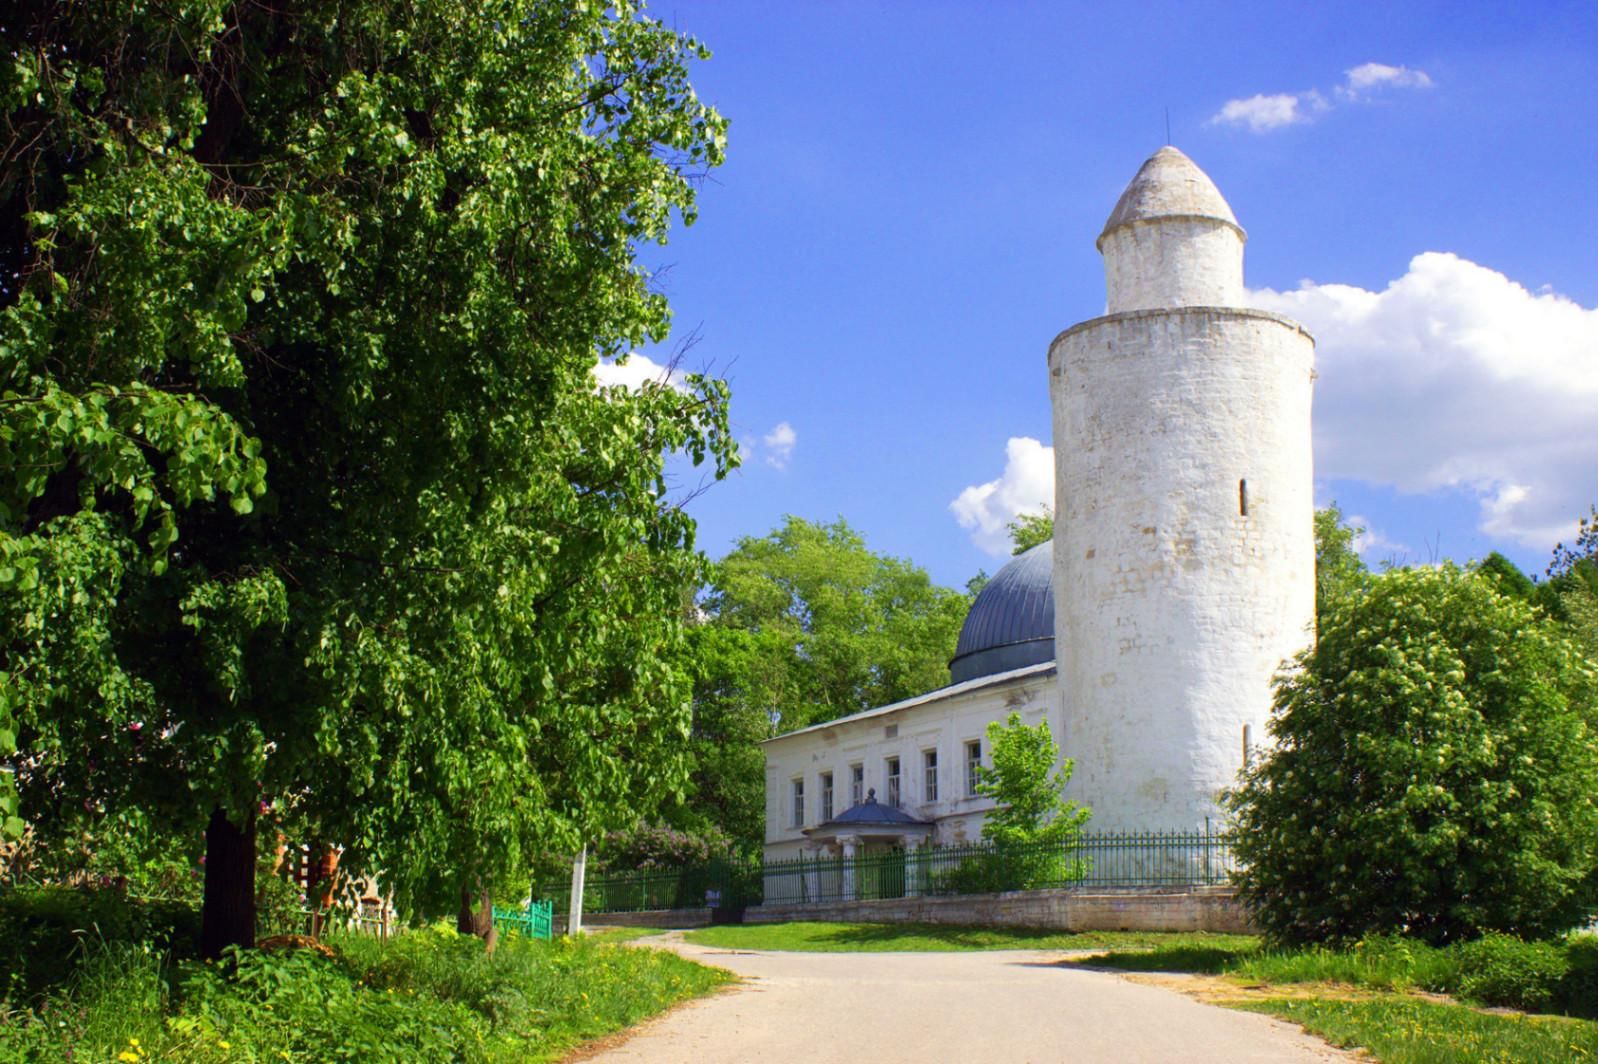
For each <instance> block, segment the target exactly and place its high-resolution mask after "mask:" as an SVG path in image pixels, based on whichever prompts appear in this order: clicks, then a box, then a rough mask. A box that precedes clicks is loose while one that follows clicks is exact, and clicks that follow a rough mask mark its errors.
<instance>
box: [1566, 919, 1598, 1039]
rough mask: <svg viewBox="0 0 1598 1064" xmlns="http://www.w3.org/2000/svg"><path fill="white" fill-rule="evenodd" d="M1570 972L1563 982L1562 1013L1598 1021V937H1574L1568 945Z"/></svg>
mask: <svg viewBox="0 0 1598 1064" xmlns="http://www.w3.org/2000/svg"><path fill="white" fill-rule="evenodd" d="M1565 960H1566V961H1567V962H1568V965H1569V966H1568V969H1567V970H1566V972H1565V977H1564V979H1562V980H1560V983H1559V1007H1560V1010H1561V1011H1562V1012H1565V1013H1568V1014H1569V1015H1571V1016H1580V1017H1583V1018H1584V1019H1589V1020H1598V935H1590V934H1577V935H1571V936H1570V938H1569V939H1567V940H1566V944H1565Z"/></svg>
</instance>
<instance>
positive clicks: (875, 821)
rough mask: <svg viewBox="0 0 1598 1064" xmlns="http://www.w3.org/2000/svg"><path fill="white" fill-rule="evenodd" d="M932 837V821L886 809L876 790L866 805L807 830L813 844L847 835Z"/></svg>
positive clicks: (893, 809)
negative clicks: (878, 798) (878, 799)
mask: <svg viewBox="0 0 1598 1064" xmlns="http://www.w3.org/2000/svg"><path fill="white" fill-rule="evenodd" d="M931 833H932V822H931V821H930V820H922V819H920V818H919V817H914V816H911V815H910V814H909V813H906V812H905V811H904V810H903V809H896V808H894V807H893V806H891V805H883V804H882V803H881V802H879V801H877V792H876V790H875V789H874V788H873V789H872V790H869V791H867V792H866V800H865V801H863V802H860V803H858V804H856V805H852V806H850V807H849V808H848V809H845V810H844V811H843V812H841V813H839V814H838V815H837V816H835V817H833V818H832V819H831V820H828V821H826V822H825V823H822V824H817V825H816V826H815V827H813V828H806V829H805V834H806V835H808V836H809V837H810V841H812V842H830V841H832V840H833V839H836V838H838V837H840V836H844V835H857V836H859V837H860V838H861V839H903V838H921V837H924V836H927V835H930V834H931Z"/></svg>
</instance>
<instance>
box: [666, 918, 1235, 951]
mask: <svg viewBox="0 0 1598 1064" xmlns="http://www.w3.org/2000/svg"><path fill="white" fill-rule="evenodd" d="M683 937H684V938H685V939H687V940H688V941H689V942H694V943H697V944H699V945H701V946H715V947H718V948H721V949H759V950H786V951H793V952H801V953H927V952H947V951H958V950H994V949H1047V950H1089V949H1113V950H1143V949H1151V948H1154V947H1156V946H1160V947H1166V948H1171V947H1183V948H1190V949H1196V950H1203V949H1221V950H1242V949H1248V948H1253V947H1254V946H1255V945H1257V944H1258V940H1257V939H1256V938H1254V937H1253V936H1252V935H1210V934H1202V933H1195V934H1171V933H1168V932H1141V931H1090V932H1083V933H1080V934H1073V933H1070V932H1064V931H1048V930H1043V929H1035V928H994V927H954V926H948V925H944V924H833V923H808V922H803V921H799V922H795V923H787V924H729V925H726V926H722V927H706V928H701V929H700V930H697V931H689V932H686V933H685V934H684V935H683Z"/></svg>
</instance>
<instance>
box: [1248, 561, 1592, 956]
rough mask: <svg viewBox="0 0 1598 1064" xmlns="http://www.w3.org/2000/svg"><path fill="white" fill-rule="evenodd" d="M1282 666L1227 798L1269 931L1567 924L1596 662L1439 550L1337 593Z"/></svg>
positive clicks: (1580, 907)
mask: <svg viewBox="0 0 1598 1064" xmlns="http://www.w3.org/2000/svg"><path fill="white" fill-rule="evenodd" d="M1297 666H1298V667H1297V668H1295V669H1293V670H1291V671H1288V672H1286V673H1285V674H1284V675H1282V676H1281V677H1280V678H1279V680H1278V683H1277V689H1276V707H1275V712H1274V714H1273V716H1272V719H1271V724H1270V734H1271V737H1272V738H1273V739H1274V740H1275V745H1274V748H1273V749H1270V750H1269V751H1268V752H1267V753H1266V754H1265V756H1264V757H1262V758H1261V759H1260V760H1259V761H1258V762H1257V763H1256V764H1255V766H1254V767H1253V768H1252V770H1250V771H1247V772H1246V773H1245V774H1244V776H1243V779H1242V781H1241V783H1240V785H1239V787H1238V788H1237V789H1236V790H1235V791H1234V792H1232V793H1231V794H1230V795H1229V796H1228V802H1229V805H1230V808H1231V810H1232V813H1233V816H1234V817H1235V820H1236V829H1237V830H1236V841H1235V851H1236V854H1237V856H1238V858H1239V859H1240V861H1241V863H1242V864H1243V865H1244V866H1245V867H1244V871H1242V872H1241V873H1240V874H1239V876H1238V880H1237V882H1238V887H1239V890H1240V892H1241V895H1242V897H1243V899H1244V900H1245V901H1246V902H1247V903H1248V904H1249V906H1250V907H1251V908H1252V910H1253V913H1254V916H1255V919H1256V920H1257V921H1258V922H1259V924H1260V925H1261V927H1262V928H1264V929H1265V930H1266V932H1267V933H1268V934H1269V935H1270V936H1271V937H1272V938H1274V939H1276V940H1277V941H1281V942H1315V941H1327V940H1333V941H1351V940H1354V939H1357V938H1360V937H1363V936H1367V935H1376V934H1389V933H1396V934H1407V935H1411V936H1414V937H1417V938H1421V939H1424V940H1427V941H1431V942H1447V941H1452V940H1456V939H1464V938H1473V937H1476V936H1478V935H1480V934H1482V933H1484V932H1488V931H1502V932H1506V933H1510V934H1516V935H1520V936H1523V937H1545V936H1547V935H1550V934H1555V933H1558V932H1561V931H1564V930H1566V929H1568V928H1570V927H1573V926H1575V924H1576V923H1577V922H1578V921H1579V920H1580V919H1581V917H1582V916H1583V915H1584V914H1585V911H1586V910H1587V908H1588V907H1589V906H1590V905H1591V904H1592V902H1593V900H1594V897H1593V894H1594V884H1595V883H1598V875H1595V871H1598V741H1595V732H1594V725H1595V721H1598V670H1595V668H1594V665H1593V664H1592V663H1591V662H1590V661H1588V660H1587V659H1586V658H1585V657H1583V655H1582V654H1581V652H1580V651H1579V650H1578V648H1577V647H1576V645H1575V644H1573V643H1572V642H1571V641H1570V639H1569V638H1568V637H1567V636H1566V635H1565V634H1564V633H1563V632H1562V631H1561V630H1560V629H1558V628H1556V627H1555V626H1554V625H1553V624H1551V623H1550V622H1549V621H1547V620H1546V619H1545V618H1543V617H1542V616H1541V615H1539V614H1538V613H1537V612H1536V611H1535V610H1534V609H1533V608H1532V607H1531V606H1529V605H1527V604H1524V603H1522V602H1517V601H1514V600H1512V599H1509V598H1507V597H1505V596H1503V595H1500V594H1499V593H1498V592H1497V591H1496V590H1495V589H1494V587H1493V586H1492V584H1491V583H1490V582H1489V581H1487V580H1485V579H1483V578H1480V577H1478V576H1477V575H1475V574H1473V573H1471V572H1468V571H1465V570H1462V569H1459V568H1457V567H1455V566H1452V565H1445V566H1441V567H1438V568H1435V569H1400V570H1394V571H1392V572H1388V573H1386V574H1383V575H1382V576H1380V577H1377V578H1375V579H1374V580H1372V581H1371V583H1370V586H1369V589H1368V590H1367V591H1365V592H1364V593H1363V594H1362V595H1359V596H1355V597H1352V598H1349V599H1347V600H1344V601H1341V602H1338V603H1336V604H1334V605H1333V606H1332V608H1331V609H1330V611H1329V612H1328V613H1327V615H1326V616H1325V618H1324V619H1323V621H1322V625H1321V631H1320V637H1319V642H1318V644H1317V645H1316V647H1315V648H1314V649H1313V650H1312V651H1310V652H1308V653H1306V654H1305V655H1303V656H1302V657H1301V658H1300V660H1299V661H1298V662H1297Z"/></svg>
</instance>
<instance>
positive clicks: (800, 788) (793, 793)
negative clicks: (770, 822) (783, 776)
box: [788, 776, 805, 828]
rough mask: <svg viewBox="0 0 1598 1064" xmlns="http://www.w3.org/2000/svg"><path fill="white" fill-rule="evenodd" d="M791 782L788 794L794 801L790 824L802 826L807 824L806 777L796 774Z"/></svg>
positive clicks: (797, 826) (796, 826) (791, 825)
mask: <svg viewBox="0 0 1598 1064" xmlns="http://www.w3.org/2000/svg"><path fill="white" fill-rule="evenodd" d="M789 782H790V787H789V790H788V795H789V798H790V800H791V801H792V803H793V819H792V823H791V824H790V825H789V826H790V827H795V828H802V827H804V826H805V778H804V777H803V776H795V777H794V778H793V779H792V780H791V781H789Z"/></svg>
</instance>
